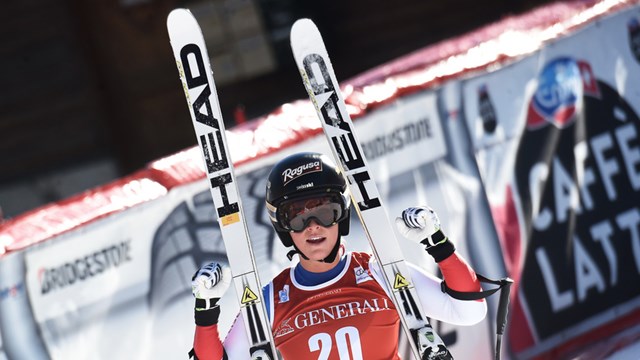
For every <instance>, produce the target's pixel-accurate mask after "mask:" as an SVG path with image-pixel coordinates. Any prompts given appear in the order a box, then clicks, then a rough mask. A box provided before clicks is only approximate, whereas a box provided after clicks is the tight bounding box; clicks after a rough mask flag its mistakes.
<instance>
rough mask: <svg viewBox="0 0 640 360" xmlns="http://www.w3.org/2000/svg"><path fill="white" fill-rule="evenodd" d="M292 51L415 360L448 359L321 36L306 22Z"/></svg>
mask: <svg viewBox="0 0 640 360" xmlns="http://www.w3.org/2000/svg"><path fill="white" fill-rule="evenodd" d="M291 48H292V50H293V55H294V57H295V60H296V64H297V65H298V69H299V70H300V75H301V76H302V81H303V83H304V85H305V88H306V89H307V92H308V93H309V98H310V99H311V102H313V104H314V106H315V108H316V112H317V113H318V117H319V118H320V122H321V123H322V127H323V129H324V133H325V135H326V136H327V140H328V142H329V146H330V147H331V149H332V151H333V155H334V157H335V158H336V162H337V163H338V164H339V166H340V167H341V168H342V170H343V172H344V173H345V175H346V176H347V179H348V183H349V189H350V191H351V196H352V197H353V203H354V204H355V207H356V211H357V213H358V216H359V217H360V220H361V221H362V226H363V228H364V230H365V233H366V234H367V237H368V239H369V243H370V244H371V248H372V251H373V254H374V256H375V258H376V259H377V261H378V263H379V264H380V265H381V267H382V269H383V270H384V274H385V281H386V282H387V286H388V288H389V289H391V290H392V292H393V296H392V300H393V301H394V304H395V306H396V308H397V309H398V314H399V315H400V319H401V320H402V325H403V328H404V330H405V333H406V334H407V336H408V338H409V341H410V343H411V346H412V350H413V354H414V356H415V357H416V358H418V359H452V356H451V354H450V353H449V351H448V350H447V348H446V347H445V345H444V343H443V342H442V340H441V339H440V337H439V336H438V335H437V334H436V333H435V331H434V330H433V329H432V327H431V325H430V324H429V321H428V319H427V317H426V316H425V314H424V310H423V309H422V308H421V304H420V302H419V299H418V296H417V293H416V290H415V288H414V287H413V284H412V282H411V278H410V275H409V271H408V268H407V265H406V263H405V260H404V256H403V254H402V251H401V248H400V245H399V244H398V241H397V239H396V238H395V233H394V231H393V228H392V227H391V222H390V221H389V217H388V216H387V213H386V211H385V209H384V207H383V206H382V201H381V198H380V194H379V192H378V188H377V186H376V184H375V182H374V181H373V178H372V177H371V175H370V173H369V167H368V165H367V160H366V159H365V157H364V152H363V151H362V147H361V146H360V142H359V141H358V139H357V137H356V135H355V133H354V131H353V129H354V127H353V122H352V121H351V118H350V116H349V114H348V113H347V109H346V106H345V102H344V98H343V97H342V94H341V92H340V88H339V85H338V81H337V80H336V76H335V73H334V71H333V66H332V65H331V61H330V60H329V55H328V54H327V50H326V48H325V45H324V42H323V40H322V35H321V34H320V32H319V31H318V28H317V27H316V26H315V24H314V23H313V22H312V21H311V20H309V19H300V20H298V21H296V23H295V24H294V25H293V28H292V29H291Z"/></svg>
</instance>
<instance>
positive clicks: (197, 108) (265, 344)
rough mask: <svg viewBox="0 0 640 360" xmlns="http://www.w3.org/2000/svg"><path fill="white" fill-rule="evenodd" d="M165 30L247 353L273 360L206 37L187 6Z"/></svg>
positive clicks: (171, 18) (172, 15) (172, 16)
mask: <svg viewBox="0 0 640 360" xmlns="http://www.w3.org/2000/svg"><path fill="white" fill-rule="evenodd" d="M167 29H168V32H169V39H170V42H171V47H172V49H173V55H174V57H175V60H176V65H177V67H178V73H179V74H180V80H181V81H182V86H183V89H184V94H185V96H186V98H187V103H188V106H189V113H190V114H191V119H192V122H193V127H194V130H195V134H196V137H197V139H198V145H199V146H200V150H201V151H202V158H203V160H204V165H205V171H206V173H207V178H208V182H209V185H210V186H209V189H210V191H211V197H212V198H213V203H214V206H215V208H216V210H217V215H218V223H219V226H220V231H221V233H222V238H223V240H224V245H225V248H226V251H227V257H228V260H229V266H230V268H231V273H232V275H233V283H234V287H235V290H236V291H235V292H236V296H237V299H238V303H239V304H240V309H241V312H242V314H243V318H244V323H245V329H246V330H247V337H248V339H249V341H250V344H251V349H249V351H250V353H251V354H252V355H253V356H254V357H255V358H260V359H264V360H266V359H273V360H275V359H276V358H277V357H276V356H277V352H276V349H275V343H274V342H273V335H272V334H271V329H270V323H269V320H268V316H267V311H266V307H265V303H264V299H263V296H262V286H261V285H260V281H259V278H258V272H257V268H256V263H255V258H254V256H253V251H252V247H251V240H250V238H249V232H248V229H247V224H246V222H245V216H244V214H243V211H242V204H241V199H240V192H239V189H238V186H237V183H236V178H235V174H234V169H233V163H232V160H231V156H230V153H229V148H228V146H227V140H226V136H225V127H224V122H223V120H222V114H221V111H220V104H219V102H218V93H217V90H216V85H215V82H214V80H213V71H212V68H211V65H210V63H209V55H208V53H207V48H206V44H205V41H204V37H203V36H202V31H201V29H200V26H199V25H198V22H197V20H196V19H195V17H194V16H193V15H192V14H191V12H190V11H189V10H187V9H175V10H173V11H171V13H170V14H169V16H168V17H167ZM256 354H259V355H256ZM256 356H257V357H256ZM260 356H261V357H260ZM265 356H267V357H265Z"/></svg>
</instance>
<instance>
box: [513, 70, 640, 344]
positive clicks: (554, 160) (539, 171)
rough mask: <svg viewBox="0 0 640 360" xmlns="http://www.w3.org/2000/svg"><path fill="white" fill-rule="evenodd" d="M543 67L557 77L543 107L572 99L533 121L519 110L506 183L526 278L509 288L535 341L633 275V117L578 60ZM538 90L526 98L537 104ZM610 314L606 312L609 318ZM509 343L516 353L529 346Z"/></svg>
mask: <svg viewBox="0 0 640 360" xmlns="http://www.w3.org/2000/svg"><path fill="white" fill-rule="evenodd" d="M563 67H564V69H563ZM548 68H551V69H555V70H553V71H555V73H556V74H557V78H556V80H554V81H560V80H561V79H565V80H566V81H567V83H559V84H558V86H557V87H556V88H555V89H556V90H554V91H555V93H556V95H557V96H556V97H555V98H554V97H552V96H549V97H548V100H549V101H548V102H547V103H546V105H548V106H547V109H548V113H547V114H556V115H560V114H563V112H562V111H561V108H562V107H563V106H564V107H565V108H567V107H566V106H567V105H568V104H582V105H580V106H579V107H577V108H576V112H575V114H573V115H571V118H570V119H569V118H566V116H567V115H568V114H569V113H566V112H565V113H564V114H563V115H562V116H561V117H560V118H558V117H557V116H555V117H554V119H553V121H543V122H539V117H537V115H536V116H533V115H532V114H531V113H529V114H528V117H527V124H529V126H528V127H527V128H526V129H525V131H524V133H523V134H522V137H521V138H520V143H519V145H518V150H517V153H516V161H515V167H514V173H515V180H516V184H515V188H516V189H517V192H518V194H519V199H518V200H517V203H518V204H519V206H520V211H521V212H522V219H523V221H524V224H523V229H525V231H524V234H525V235H524V236H525V238H524V240H525V241H526V242H525V243H524V245H526V246H527V254H528V255H526V256H525V257H523V261H524V262H523V265H522V266H521V268H522V273H521V277H522V278H523V279H528V281H526V282H523V283H522V287H521V288H520V290H519V294H522V296H523V297H524V298H525V299H528V301H526V302H525V303H528V305H527V308H526V309H525V311H526V313H527V314H530V315H529V316H528V318H529V319H531V320H530V321H531V323H532V324H531V325H530V327H531V328H532V329H533V331H534V332H535V333H536V336H537V339H540V341H541V342H542V341H546V340H548V339H550V338H552V337H553V336H556V335H559V334H562V333H563V332H564V331H566V330H567V329H571V328H573V327H575V326H576V324H578V323H579V322H588V321H590V320H589V319H594V318H597V317H598V316H600V314H603V313H607V312H611V311H612V309H615V308H616V307H618V306H623V305H622V304H624V303H625V302H628V301H631V299H634V298H637V297H638V296H639V295H640V287H637V286H636V287H629V286H627V284H637V283H638V282H639V281H640V277H639V276H638V275H639V274H640V273H639V272H638V268H639V265H638V264H640V262H639V261H638V259H640V252H638V251H637V249H638V244H639V243H640V237H639V236H638V226H639V225H640V206H639V205H638V204H639V202H638V199H639V198H640V172H639V171H638V169H640V168H639V167H638V166H639V165H640V158H639V157H638V156H637V154H638V149H639V148H638V144H640V142H639V141H640V119H639V117H638V114H637V113H636V112H635V110H634V108H633V106H631V104H630V103H628V102H627V101H626V100H625V98H624V95H625V94H624V93H622V94H621V93H619V92H618V90H617V89H616V88H615V87H613V86H611V85H609V84H608V83H607V82H606V81H604V80H599V79H598V78H597V74H595V73H594V72H593V71H592V70H591V67H590V66H589V64H588V63H587V62H585V61H582V60H578V59H575V60H570V59H567V58H566V57H563V58H559V59H551V61H550V62H549V63H548V65H546V66H545V67H544V70H543V73H545V74H546V73H548V71H549V70H548ZM569 68H571V69H569ZM578 74H579V75H580V78H581V81H580V86H581V89H577V87H578V85H577V83H576V79H574V77H575V76H578ZM542 76H548V75H544V74H543V75H542ZM542 82H543V83H544V81H542ZM551 83H552V81H547V85H548V84H551ZM547 85H545V86H544V87H546V88H547V90H545V91H547V93H549V94H550V95H551V94H553V93H554V92H553V91H552V89H554V87H551V86H547ZM540 92H541V90H540V89H537V90H536V93H537V95H536V96H535V98H532V99H531V100H530V101H531V102H532V103H535V102H540V98H542V97H541V96H540ZM577 95H579V96H580V98H579V99H577V98H576V99H574V97H575V96H577ZM530 107H534V108H535V107H538V105H535V104H530ZM558 119H560V120H562V119H564V120H563V121H561V122H558V121H556V120H558ZM560 123H562V124H563V125H564V126H558V124H560ZM531 124H539V125H540V126H538V127H532V126H531ZM540 146H542V148H541V149H540ZM534 148H536V149H540V151H535V152H534V151H532V149H534ZM634 154H635V155H634ZM629 269H631V270H629ZM531 299H535V302H532V301H531ZM619 317H620V315H619V314H613V313H611V315H610V318H609V319H610V320H612V321H613V319H615V318H619ZM577 336H578V335H577V334H572V337H577ZM519 346H520V348H518V349H516V352H519V351H522V350H523V349H524V348H525V347H526V346H530V345H528V344H523V345H519Z"/></svg>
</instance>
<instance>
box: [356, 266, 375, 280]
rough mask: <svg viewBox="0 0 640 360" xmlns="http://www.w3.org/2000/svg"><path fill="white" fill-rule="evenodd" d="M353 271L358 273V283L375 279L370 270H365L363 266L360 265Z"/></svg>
mask: <svg viewBox="0 0 640 360" xmlns="http://www.w3.org/2000/svg"><path fill="white" fill-rule="evenodd" d="M353 272H354V273H355V274H356V284H360V283H363V282H365V281H369V280H373V278H372V277H371V275H369V271H367V270H365V269H364V268H363V267H362V266H358V267H357V268H355V269H353Z"/></svg>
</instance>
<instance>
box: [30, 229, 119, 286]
mask: <svg viewBox="0 0 640 360" xmlns="http://www.w3.org/2000/svg"><path fill="white" fill-rule="evenodd" d="M130 242H131V241H130V240H126V241H123V242H121V243H119V244H116V245H112V246H109V247H106V248H104V249H101V250H98V251H95V252H93V253H91V254H88V255H85V256H82V257H78V258H76V259H74V260H71V261H68V262H66V263H64V264H61V265H59V266H54V267H51V268H44V269H40V270H39V271H38V278H39V280H40V293H41V294H42V295H46V294H49V293H51V292H52V291H54V290H59V289H62V288H65V287H67V286H71V285H73V284H75V283H79V282H82V281H85V280H88V279H90V278H92V277H94V276H97V275H100V274H102V273H104V272H105V271H108V270H111V269H115V268H117V267H119V266H122V265H123V264H124V263H127V262H129V261H131V244H130Z"/></svg>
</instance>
